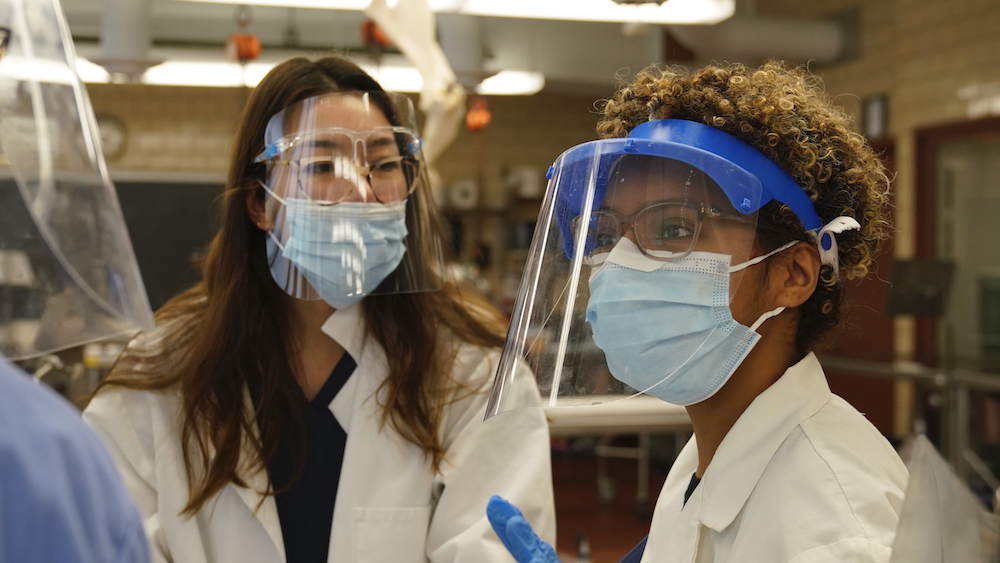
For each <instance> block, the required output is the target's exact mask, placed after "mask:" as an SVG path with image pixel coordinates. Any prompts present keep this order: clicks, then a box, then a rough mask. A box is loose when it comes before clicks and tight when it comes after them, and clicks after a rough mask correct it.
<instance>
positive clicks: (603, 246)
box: [592, 233, 618, 252]
mask: <svg viewBox="0 0 1000 563" xmlns="http://www.w3.org/2000/svg"><path fill="white" fill-rule="evenodd" d="M592 236H593V238H594V242H595V243H596V244H597V249H596V251H598V252H600V251H602V250H604V251H607V250H610V249H611V248H612V247H614V245H615V244H617V243H618V237H617V236H615V235H613V234H611V233H594V234H593V235H592Z"/></svg>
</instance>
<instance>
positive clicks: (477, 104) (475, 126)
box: [465, 96, 493, 133]
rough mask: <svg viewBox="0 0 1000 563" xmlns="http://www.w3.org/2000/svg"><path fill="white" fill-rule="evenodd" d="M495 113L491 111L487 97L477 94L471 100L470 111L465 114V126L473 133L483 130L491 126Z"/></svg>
mask: <svg viewBox="0 0 1000 563" xmlns="http://www.w3.org/2000/svg"><path fill="white" fill-rule="evenodd" d="M492 120H493V114H491V113H490V108H489V105H487V103H486V98H484V97H482V96H476V97H474V98H472V99H470V100H469V111H468V112H466V114H465V126H466V127H468V128H469V131H472V132H473V133H475V132H477V131H482V130H484V129H486V128H487V127H489V126H490V121H492Z"/></svg>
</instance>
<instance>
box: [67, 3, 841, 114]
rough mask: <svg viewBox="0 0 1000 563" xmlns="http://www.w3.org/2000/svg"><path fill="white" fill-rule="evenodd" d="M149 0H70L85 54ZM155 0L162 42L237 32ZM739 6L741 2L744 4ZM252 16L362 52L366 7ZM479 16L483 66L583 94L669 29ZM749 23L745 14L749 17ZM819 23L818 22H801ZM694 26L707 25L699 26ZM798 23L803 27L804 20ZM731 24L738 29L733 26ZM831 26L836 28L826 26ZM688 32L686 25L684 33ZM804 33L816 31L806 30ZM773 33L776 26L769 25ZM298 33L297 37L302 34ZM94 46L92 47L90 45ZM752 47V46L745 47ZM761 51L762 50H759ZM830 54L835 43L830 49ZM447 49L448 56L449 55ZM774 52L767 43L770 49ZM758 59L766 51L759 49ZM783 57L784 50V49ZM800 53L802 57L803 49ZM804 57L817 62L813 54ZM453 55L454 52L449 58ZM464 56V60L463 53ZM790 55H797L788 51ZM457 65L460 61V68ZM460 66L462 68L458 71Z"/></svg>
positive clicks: (280, 43) (222, 16)
mask: <svg viewBox="0 0 1000 563" xmlns="http://www.w3.org/2000/svg"><path fill="white" fill-rule="evenodd" d="M105 1H107V2H119V3H120V2H123V1H124V2H142V1H144V0H63V2H62V6H63V10H64V12H65V13H66V16H67V20H68V22H69V25H70V29H71V31H72V33H73V36H74V38H75V39H76V41H77V43H78V45H79V46H80V47H82V48H81V49H80V50H81V52H83V53H86V52H88V51H89V52H91V53H93V52H94V51H95V49H96V48H97V45H96V43H97V42H98V41H99V39H100V35H101V18H102V11H103V10H104V8H105V5H104V2H105ZM146 1H150V2H151V5H150V12H151V35H152V41H153V45H154V46H157V47H185V46H186V47H193V48H198V49H202V50H214V49H218V50H219V51H220V52H221V50H222V49H223V44H224V42H225V40H226V38H227V37H228V36H229V34H230V33H233V32H234V31H236V29H237V26H236V23H235V21H234V16H235V11H236V9H237V8H236V7H235V6H233V5H227V4H210V3H202V2H185V1H179V0H146ZM738 6H739V4H738ZM251 11H252V14H253V21H252V23H251V24H250V26H249V31H250V32H252V33H255V34H257V35H258V36H259V37H260V39H261V41H262V43H263V44H264V50H265V53H268V52H269V53H270V54H271V55H272V56H274V55H276V54H278V52H280V51H282V50H283V49H290V50H292V51H297V52H301V51H306V52H308V53H315V54H319V53H324V52H331V51H332V52H339V53H352V54H361V53H363V49H364V48H363V45H362V42H361V40H360V37H359V27H360V25H361V23H362V21H364V19H365V17H364V15H363V14H362V13H361V12H357V11H345V10H315V9H304V8H277V7H267V6H255V7H253V8H251ZM451 17H464V18H473V19H474V20H475V23H476V25H477V26H478V29H479V32H480V40H481V48H482V50H483V55H484V56H483V58H482V66H483V69H484V70H487V71H499V70H525V71H538V72H542V73H544V74H545V77H546V89H547V90H549V91H559V90H567V89H570V90H574V91H579V92H580V93H581V94H583V93H586V94H594V93H596V94H599V95H601V94H603V93H610V91H612V89H613V87H614V85H615V82H616V76H628V75H629V74H634V73H635V72H636V71H638V70H640V69H642V68H644V67H646V66H648V65H649V64H653V63H656V62H660V61H661V60H662V59H663V54H662V53H663V41H664V39H663V29H662V28H660V27H657V26H648V25H647V26H635V25H633V26H628V25H623V24H618V23H599V22H571V21H553V20H528V19H510V18H497V17H475V16H451ZM743 19H744V20H745V19H746V18H743ZM739 21H742V20H741V19H740V17H739V16H737V17H736V18H733V19H731V20H728V21H727V22H723V23H722V24H719V25H717V26H713V27H714V28H715V29H714V30H710V29H708V28H706V27H704V26H691V27H690V28H688V30H689V31H694V32H695V33H693V34H688V35H693V36H694V39H689V40H690V41H697V40H698V37H699V36H698V33H701V34H702V35H705V34H706V32H708V31H713V33H714V36H713V37H714V39H711V41H710V42H705V41H702V43H706V44H702V45H697V46H696V49H694V50H695V51H696V53H697V55H698V58H699V59H705V60H707V59H711V58H727V59H730V60H733V59H734V58H738V57H739V52H738V51H737V52H735V53H731V54H725V53H723V54H722V57H720V56H718V54H713V53H712V52H711V45H713V44H715V43H717V42H718V38H719V36H720V34H722V35H723V36H726V35H730V36H731V35H734V34H735V35H740V36H747V35H748V34H750V35H752V34H753V33H754V31H753V30H750V31H747V30H746V29H742V28H740V29H737V28H735V27H731V26H732V25H733V24H734V23H739ZM798 23H800V24H801V23H809V24H815V23H818V22H798ZM695 28H700V30H699V29H695ZM797 28H798V29H799V30H800V32H801V31H802V30H803V29H804V28H803V26H802V25H798V26H797ZM727 29H732V31H731V32H729V31H726V30H727ZM826 29H828V30H829V26H827V28H826ZM680 31H682V32H683V31H684V30H680ZM805 31H806V32H805V33H804V34H802V33H800V35H805V36H806V37H807V38H808V36H816V35H817V34H816V33H811V32H810V31H809V30H805ZM768 33H769V34H773V33H774V29H771V28H769V30H768ZM296 38H297V42H296V41H295V39H296ZM743 39H744V40H743V41H742V43H744V44H747V43H760V42H764V43H766V39H767V38H766V37H760V38H755V37H749V36H747V37H743ZM88 43H89V44H90V46H89V50H88ZM743 47H744V48H745V45H744V46H743ZM757 50H758V51H761V49H757ZM826 50H827V51H829V46H828V45H827V46H826ZM447 51H448V50H447V49H446V53H447ZM763 52H767V47H765V48H764V49H763ZM753 56H754V57H757V56H760V53H754V55H753ZM777 56H781V53H777ZM796 56H799V54H796ZM801 56H802V57H803V59H806V58H813V59H815V58H816V56H815V53H812V52H806V53H804V54H802V55H801ZM450 58H451V57H450ZM456 58H461V57H456ZM785 58H794V57H789V56H788V55H785ZM454 64H455V63H454V62H453V65H454ZM456 70H461V69H456Z"/></svg>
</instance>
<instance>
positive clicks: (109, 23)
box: [94, 0, 163, 82]
mask: <svg viewBox="0 0 1000 563" xmlns="http://www.w3.org/2000/svg"><path fill="white" fill-rule="evenodd" d="M150 11H151V2H150V0H104V6H103V10H102V12H101V56H100V58H98V59H95V60H94V62H95V63H97V64H99V65H101V66H103V67H104V68H105V69H106V70H107V71H108V72H109V73H110V74H111V79H112V81H114V82H139V81H140V79H141V78H142V74H143V73H144V72H146V70H147V69H149V68H150V67H152V66H156V65H158V64H160V63H161V62H163V61H155V60H150V59H149V51H150V48H151V47H152V43H153V41H152V25H151V23H150Z"/></svg>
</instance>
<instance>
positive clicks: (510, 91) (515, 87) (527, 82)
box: [476, 70, 545, 96]
mask: <svg viewBox="0 0 1000 563" xmlns="http://www.w3.org/2000/svg"><path fill="white" fill-rule="evenodd" d="M544 87H545V75H544V74H542V73H540V72H522V71H519V70H503V71H500V72H498V73H496V74H494V75H493V76H491V77H489V78H487V79H486V80H483V81H482V83H480V84H479V86H476V93H477V94H483V95H494V96H510V95H522V96H530V95H532V94H536V93H538V92H539V91H540V90H541V89H542V88H544Z"/></svg>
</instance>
